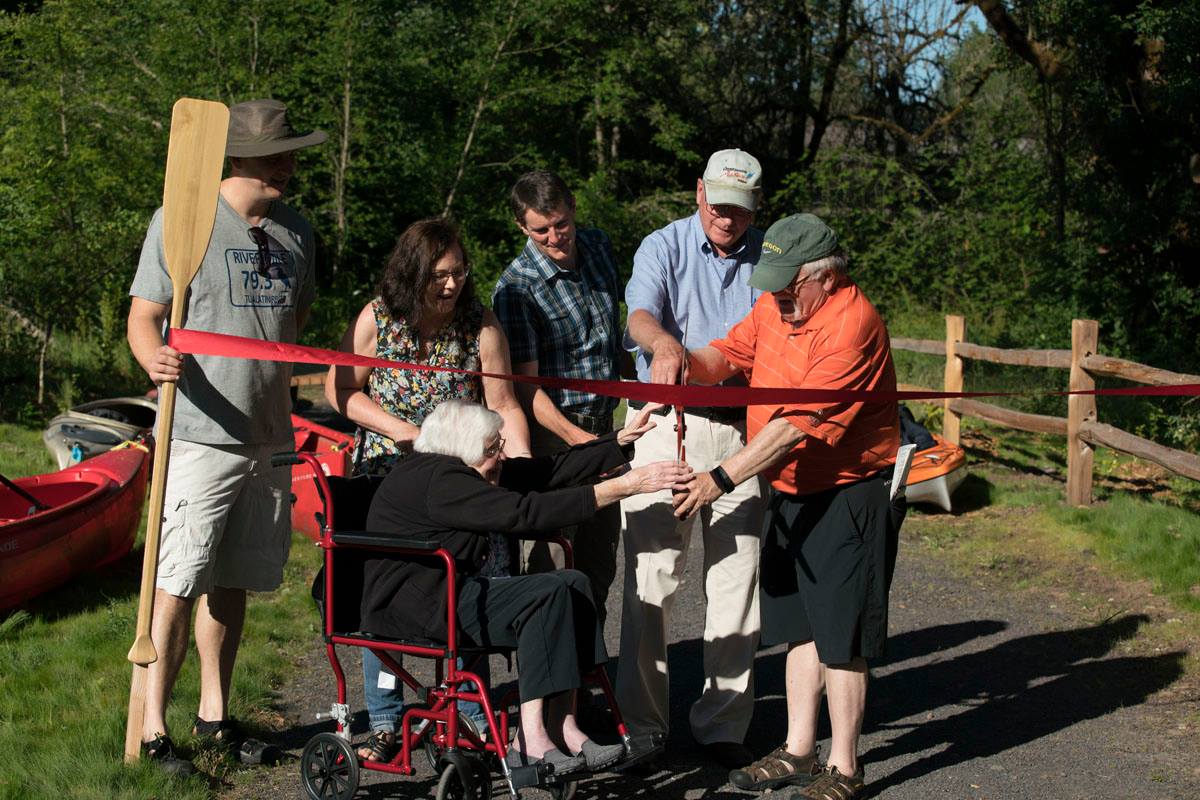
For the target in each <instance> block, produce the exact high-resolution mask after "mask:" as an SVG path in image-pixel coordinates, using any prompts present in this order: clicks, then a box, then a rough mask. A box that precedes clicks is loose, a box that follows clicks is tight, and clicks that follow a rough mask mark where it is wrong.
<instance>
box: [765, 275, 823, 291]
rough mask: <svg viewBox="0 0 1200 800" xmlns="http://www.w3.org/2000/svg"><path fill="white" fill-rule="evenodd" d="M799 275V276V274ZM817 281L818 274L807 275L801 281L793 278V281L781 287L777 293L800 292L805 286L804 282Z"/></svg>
mask: <svg viewBox="0 0 1200 800" xmlns="http://www.w3.org/2000/svg"><path fill="white" fill-rule="evenodd" d="M797 277H799V275H798V274H797ZM822 277H823V276H822ZM817 281H818V277H817V276H816V275H805V276H804V277H803V278H801V279H800V280H799V281H797V280H796V279H795V278H793V279H792V282H791V283H789V284H788V285H787V286H785V287H783V288H782V289H780V290H779V291H778V292H775V294H781V293H783V292H787V293H788V294H793V295H796V294H800V289H801V288H803V287H804V284H806V283H816V282H817Z"/></svg>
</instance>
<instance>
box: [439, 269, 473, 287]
mask: <svg viewBox="0 0 1200 800" xmlns="http://www.w3.org/2000/svg"><path fill="white" fill-rule="evenodd" d="M470 274H471V268H470V267H459V268H458V269H453V270H450V271H449V272H435V273H433V274H432V275H430V276H429V281H430V283H432V284H433V285H434V286H445V285H446V284H447V283H448V282H449V281H450V279H451V278H453V279H454V282H455V283H462V282H463V281H465V280H466V279H467V276H468V275H470Z"/></svg>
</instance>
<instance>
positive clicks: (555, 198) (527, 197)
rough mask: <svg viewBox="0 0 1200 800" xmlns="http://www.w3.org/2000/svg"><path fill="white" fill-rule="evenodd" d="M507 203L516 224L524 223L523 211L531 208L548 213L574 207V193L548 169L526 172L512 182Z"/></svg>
mask: <svg viewBox="0 0 1200 800" xmlns="http://www.w3.org/2000/svg"><path fill="white" fill-rule="evenodd" d="M508 205H509V208H511V209H512V213H513V218H514V219H515V220H516V221H517V224H518V225H521V226H524V225H525V212H526V211H528V210H529V209H531V208H532V209H533V210H534V211H536V212H537V213H539V214H550V213H552V212H554V211H557V210H558V209H559V208H564V207H565V208H574V207H575V195H573V194H571V190H570V189H568V188H567V184H566V182H565V181H564V180H563V179H562V178H560V177H558V176H557V175H555V174H554V173H553V172H551V171H550V170H548V169H535V170H534V171H533V172H526V173H525V174H524V175H522V176H521V177H520V178H517V182H516V183H515V184H513V187H512V191H511V192H509V195H508Z"/></svg>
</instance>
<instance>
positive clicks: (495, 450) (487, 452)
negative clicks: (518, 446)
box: [483, 436, 504, 458]
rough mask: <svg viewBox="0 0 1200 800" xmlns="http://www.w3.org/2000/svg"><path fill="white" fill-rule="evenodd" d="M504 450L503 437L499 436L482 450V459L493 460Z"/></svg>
mask: <svg viewBox="0 0 1200 800" xmlns="http://www.w3.org/2000/svg"><path fill="white" fill-rule="evenodd" d="M503 449H504V437H503V436H501V437H499V438H497V439H496V441H494V442H492V443H491V444H489V445H488V446H487V447H485V448H483V457H484V458H494V457H496V456H498V455H500V451H501V450H503Z"/></svg>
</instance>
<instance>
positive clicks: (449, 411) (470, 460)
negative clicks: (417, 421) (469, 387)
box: [413, 400, 504, 467]
mask: <svg viewBox="0 0 1200 800" xmlns="http://www.w3.org/2000/svg"><path fill="white" fill-rule="evenodd" d="M503 424H504V420H503V419H501V417H500V415H499V414H497V413H496V412H495V411H491V410H489V409H486V408H484V407H483V406H481V405H480V404H479V403H471V402H468V401H466V400H445V401H443V402H442V403H441V405H439V406H438V407H437V408H435V409H434V410H433V413H432V414H430V415H429V416H428V417H426V418H425V422H423V423H422V424H421V432H420V433H419V434H418V435H417V440H416V441H415V442H413V450H415V451H417V452H418V453H439V454H441V455H444V456H457V457H458V458H461V459H462V461H463V463H464V464H466V465H467V466H470V467H473V466H475V465H476V464H478V463H479V462H481V461H483V451H484V448H485V447H486V446H487V441H488V439H491V438H492V437H493V436H495V435H496V434H497V433H499V432H500V427H501V426H502V425H503Z"/></svg>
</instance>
